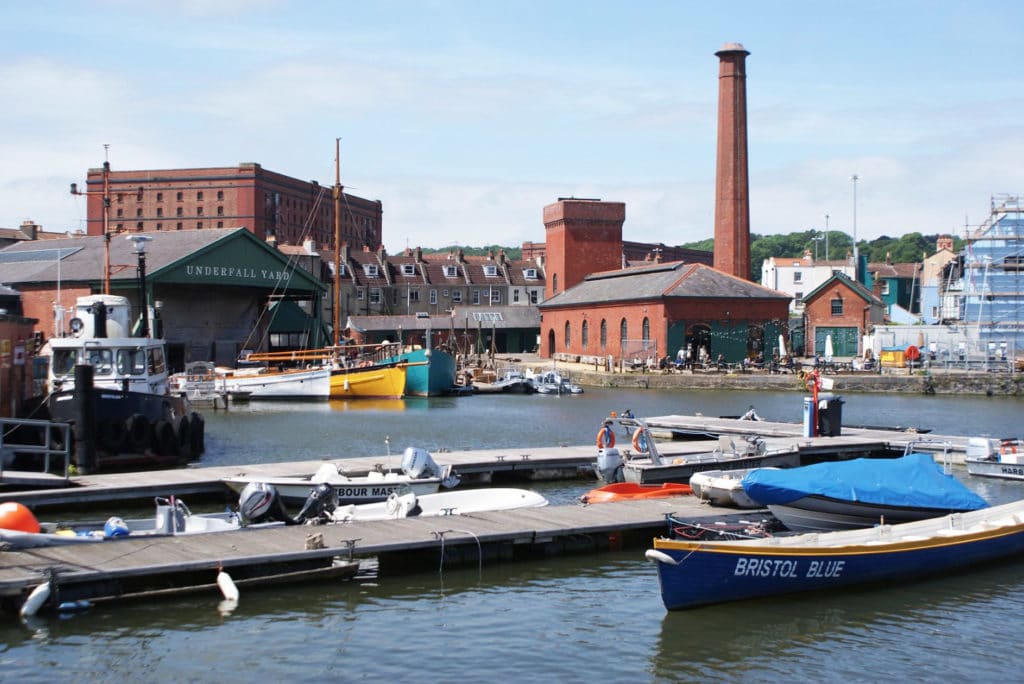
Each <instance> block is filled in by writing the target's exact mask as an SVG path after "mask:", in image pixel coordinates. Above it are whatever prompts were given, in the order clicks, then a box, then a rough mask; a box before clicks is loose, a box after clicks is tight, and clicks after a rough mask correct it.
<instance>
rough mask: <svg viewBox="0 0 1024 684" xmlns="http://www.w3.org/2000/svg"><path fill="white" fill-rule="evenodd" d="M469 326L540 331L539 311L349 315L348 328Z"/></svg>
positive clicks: (482, 309)
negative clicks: (429, 314)
mask: <svg viewBox="0 0 1024 684" xmlns="http://www.w3.org/2000/svg"><path fill="white" fill-rule="evenodd" d="M466 326H469V327H471V328H474V329H475V328H476V327H477V326H482V327H484V328H491V327H494V328H497V329H500V330H504V329H510V328H539V327H540V312H539V311H538V310H537V307H535V306H485V307H479V306H475V307H461V308H456V309H455V310H454V311H453V312H452V313H450V314H438V315H432V316H429V317H426V316H423V317H421V316H414V315H399V316H349V318H348V323H347V324H346V327H347V328H352V329H354V330H357V331H359V332H374V331H375V332H380V331H396V333H397V331H398V330H402V331H409V330H426V329H427V328H428V327H429V328H431V329H433V330H449V329H459V330H461V329H462V328H465V327H466Z"/></svg>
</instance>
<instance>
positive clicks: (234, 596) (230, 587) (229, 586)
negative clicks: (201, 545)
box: [217, 570, 238, 601]
mask: <svg viewBox="0 0 1024 684" xmlns="http://www.w3.org/2000/svg"><path fill="white" fill-rule="evenodd" d="M217 586H218V587H220V593H221V594H223V595H224V598H225V599H227V600H228V601H237V600H238V587H237V586H235V581H234V580H233V579H231V575H229V574H228V573H226V572H224V571H223V570H221V571H220V572H218V573H217Z"/></svg>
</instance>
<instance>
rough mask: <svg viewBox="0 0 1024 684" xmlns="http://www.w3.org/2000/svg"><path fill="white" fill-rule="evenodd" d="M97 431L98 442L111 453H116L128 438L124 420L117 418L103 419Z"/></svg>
mask: <svg viewBox="0 0 1024 684" xmlns="http://www.w3.org/2000/svg"><path fill="white" fill-rule="evenodd" d="M98 432H99V441H100V444H102V445H103V446H104V447H106V448H107V449H108V450H109V451H110V452H111V453H114V454H116V453H119V452H120V451H121V450H122V449H124V446H125V442H126V441H127V438H128V432H127V430H126V429H125V424H124V421H122V420H120V419H118V418H111V419H110V420H104V421H103V422H101V423H100V425H99V429H98Z"/></svg>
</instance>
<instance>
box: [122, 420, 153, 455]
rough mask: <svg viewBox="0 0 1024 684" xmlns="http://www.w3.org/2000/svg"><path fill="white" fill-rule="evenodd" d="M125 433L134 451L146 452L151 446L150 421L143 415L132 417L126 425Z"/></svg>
mask: <svg viewBox="0 0 1024 684" xmlns="http://www.w3.org/2000/svg"><path fill="white" fill-rule="evenodd" d="M125 431H126V432H127V433H128V445H129V446H130V447H131V449H132V451H137V452H139V453H141V452H143V451H145V450H146V447H148V446H149V421H148V420H147V419H146V416H144V415H142V414H141V413H136V414H134V415H132V417H131V418H129V419H128V421H127V423H126V427H125Z"/></svg>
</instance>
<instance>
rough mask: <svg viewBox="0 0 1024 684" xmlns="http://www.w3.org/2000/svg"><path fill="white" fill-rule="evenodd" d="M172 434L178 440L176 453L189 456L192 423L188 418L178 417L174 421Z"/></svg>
mask: <svg viewBox="0 0 1024 684" xmlns="http://www.w3.org/2000/svg"><path fill="white" fill-rule="evenodd" d="M174 434H175V436H176V437H177V438H178V453H179V454H181V455H183V456H188V455H190V452H191V451H192V423H191V422H190V421H189V419H188V416H178V417H177V418H175V419H174Z"/></svg>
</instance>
